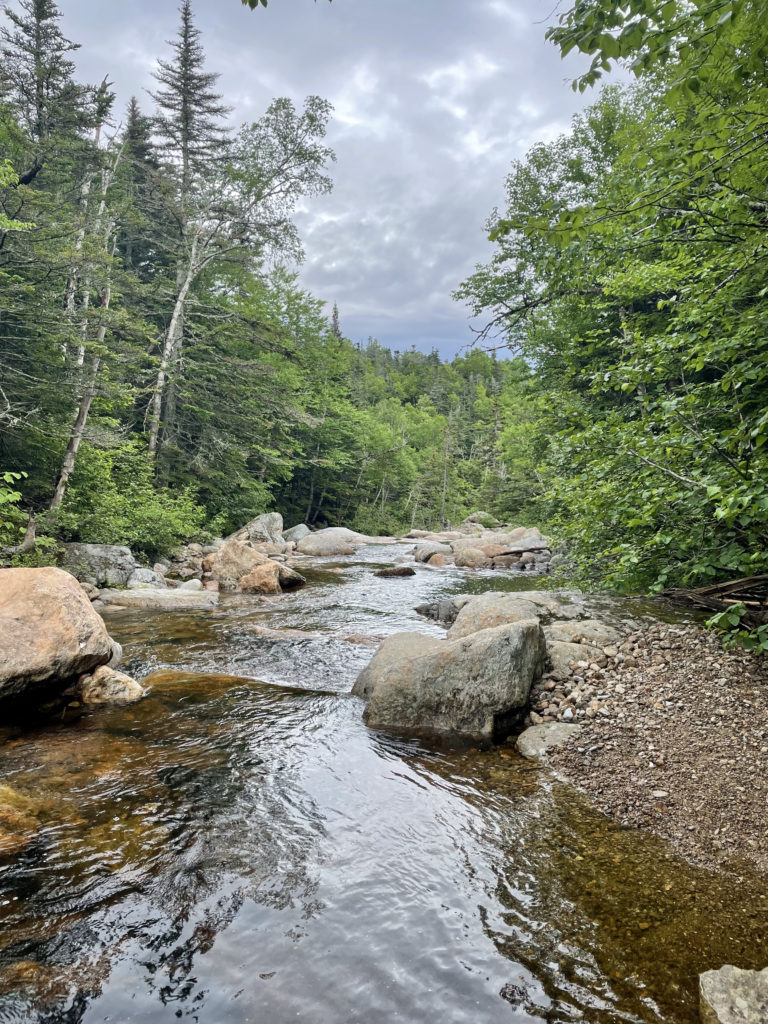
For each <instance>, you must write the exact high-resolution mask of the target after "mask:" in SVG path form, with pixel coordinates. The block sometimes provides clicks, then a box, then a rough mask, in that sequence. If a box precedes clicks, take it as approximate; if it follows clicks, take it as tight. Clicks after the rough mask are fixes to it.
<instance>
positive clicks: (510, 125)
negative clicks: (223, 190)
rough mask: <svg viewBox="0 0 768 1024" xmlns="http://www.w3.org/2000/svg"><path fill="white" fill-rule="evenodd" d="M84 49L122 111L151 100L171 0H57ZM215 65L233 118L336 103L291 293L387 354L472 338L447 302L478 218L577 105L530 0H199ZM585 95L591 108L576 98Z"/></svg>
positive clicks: (171, 29) (478, 247)
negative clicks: (273, 103)
mask: <svg viewBox="0 0 768 1024" xmlns="http://www.w3.org/2000/svg"><path fill="white" fill-rule="evenodd" d="M59 4H60V6H61V8H62V10H63V13H64V27H65V30H66V32H67V33H68V34H69V35H70V37H71V38H73V39H74V40H75V41H77V42H80V43H82V44H83V49H82V50H81V52H80V54H79V55H78V60H79V64H80V68H81V71H82V73H83V74H84V75H85V76H86V77H88V78H89V79H90V80H92V81H97V80H101V78H102V77H103V76H104V75H105V74H107V73H108V74H109V76H110V78H111V79H112V80H113V81H114V82H115V86H116V89H117V91H118V95H119V97H120V102H121V104H122V103H124V102H127V100H128V98H129V96H130V95H131V94H133V93H135V94H137V95H138V96H139V97H140V98H143V102H144V104H145V106H147V108H150V107H151V102H150V100H149V97H148V96H146V92H145V90H146V89H148V88H151V85H152V79H151V74H152V67H153V65H154V61H155V59H156V57H157V56H162V55H165V54H166V50H167V48H166V45H165V43H166V40H167V39H170V38H171V37H172V36H173V35H174V33H175V30H176V21H177V18H176V6H177V5H176V2H175V0H59ZM195 9H196V13H197V20H198V24H199V26H200V28H201V29H202V30H203V33H204V41H205V45H206V49H207V52H208V54H209V65H210V68H211V69H212V70H216V71H219V72H221V83H220V85H221V91H222V92H223V93H224V94H225V96H226V98H227V101H228V102H229V103H231V104H232V105H233V106H234V108H235V110H234V114H233V117H234V118H235V119H236V120H238V121H244V120H253V119H255V118H257V117H258V116H259V115H260V114H261V113H262V112H263V110H264V109H265V107H266V106H267V104H268V103H269V102H270V100H271V99H272V98H273V97H275V96H278V95H287V96H290V97H291V98H293V99H294V100H295V101H296V102H297V103H300V102H301V101H302V99H303V97H304V96H306V95H308V94H310V93H314V94H318V95H321V96H325V97H327V98H328V99H329V100H330V101H331V102H332V103H333V104H334V107H335V116H334V121H333V125H332V128H331V131H330V137H329V142H330V144H331V145H332V146H333V147H334V148H335V150H336V153H337V157H338V162H337V164H336V165H335V168H334V172H333V175H334V180H335V188H334V192H333V194H332V195H331V196H327V197H323V198H321V199H319V200H313V201H311V202H310V203H307V204H305V205H304V206H303V208H302V209H301V211H300V213H299V216H298V222H299V226H300V230H301V233H302V237H303V239H304V244H305V249H306V253H307V260H306V263H305V264H304V266H303V268H302V271H301V278H302V282H303V284H304V285H305V286H306V287H307V288H308V289H310V290H311V291H312V292H314V293H315V294H316V295H317V296H318V297H320V298H323V299H325V300H327V301H328V302H329V303H333V302H337V303H338V305H339V309H340V311H341V318H342V327H343V328H344V330H345V332H346V333H347V334H348V335H349V336H350V337H352V338H353V339H354V340H365V339H366V338H367V337H368V335H374V336H377V337H378V338H379V340H380V341H381V342H382V343H384V344H387V345H390V346H391V347H392V348H399V349H404V348H410V347H411V345H416V346H417V347H418V348H421V349H429V348H431V347H432V346H433V345H434V346H437V347H438V348H439V349H440V351H441V352H442V353H443V354H445V355H452V354H453V353H455V352H456V351H458V350H459V349H461V348H462V347H463V346H464V345H466V344H468V343H469V342H470V340H471V337H472V335H471V332H470V330H469V326H468V320H467V313H466V311H465V310H464V309H463V307H461V306H458V305H456V304H455V303H453V302H452V300H451V297H450V296H451V291H452V289H454V288H455V287H456V286H457V285H458V284H459V282H460V281H461V280H462V279H463V278H464V277H465V276H466V275H467V274H468V273H470V272H471V270H472V268H473V267H474V265H475V264H476V263H477V262H479V261H484V260H486V259H487V258H488V257H489V255H490V253H491V245H490V243H489V242H488V241H487V239H486V237H485V235H484V233H483V230H482V228H483V224H484V222H485V220H486V218H487V217H488V214H489V213H490V211H491V210H492V208H493V207H494V206H497V205H501V204H502V202H503V197H504V191H503V184H504V177H505V174H506V173H507V170H508V168H509V165H510V162H511V161H512V160H513V159H515V158H516V157H520V156H522V155H523V154H524V153H525V152H526V150H527V149H528V148H530V146H531V145H533V144H534V143H535V142H536V141H539V140H547V139H550V138H552V137H553V136H555V135H557V134H558V133H559V132H561V131H563V130H565V129H567V127H568V123H569V121H570V118H571V116H572V115H573V113H574V112H576V111H577V110H578V109H580V107H581V106H583V104H584V102H585V99H584V98H582V97H581V96H579V95H578V94H575V93H573V92H572V91H571V89H570V86H569V84H568V83H569V80H570V79H571V78H572V77H573V76H574V75H575V74H576V73H577V72H578V70H579V68H580V66H582V65H581V63H580V61H579V60H578V59H576V58H569V59H568V60H566V61H561V60H560V58H559V55H558V53H557V52H556V50H555V49H554V48H553V47H552V46H551V45H550V44H548V43H546V42H545V40H544V32H545V28H546V24H545V23H542V18H544V19H545V21H546V20H547V18H548V16H549V20H551V18H552V17H554V14H551V15H550V10H549V8H548V7H547V5H544V6H542V4H541V3H540V0H418V3H416V2H414V0H333V4H332V5H331V4H327V3H325V2H323V0H317V3H312V2H311V0H272V2H271V5H270V7H269V8H267V9H266V10H264V9H259V10H258V11H253V12H252V11H249V10H248V9H246V8H243V7H241V6H240V4H239V2H238V0H196V2H195ZM588 99H589V96H587V97H586V100H588Z"/></svg>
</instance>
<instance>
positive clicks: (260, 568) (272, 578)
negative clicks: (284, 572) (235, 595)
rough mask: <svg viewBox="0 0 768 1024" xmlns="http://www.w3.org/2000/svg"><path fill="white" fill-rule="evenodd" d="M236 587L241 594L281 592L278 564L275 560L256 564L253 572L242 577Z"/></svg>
mask: <svg viewBox="0 0 768 1024" xmlns="http://www.w3.org/2000/svg"><path fill="white" fill-rule="evenodd" d="M237 589H238V590H239V592H240V593H241V594H281V593H282V591H281V589H280V566H279V565H278V564H277V562H267V563H265V564H264V565H257V566H256V568H255V569H254V570H253V572H250V573H248V575H247V576H243V577H242V579H241V580H240V582H239V583H238V585H237Z"/></svg>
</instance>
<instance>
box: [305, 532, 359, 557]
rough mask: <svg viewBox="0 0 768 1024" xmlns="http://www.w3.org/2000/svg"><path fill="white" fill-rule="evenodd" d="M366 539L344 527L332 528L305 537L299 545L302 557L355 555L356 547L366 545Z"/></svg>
mask: <svg viewBox="0 0 768 1024" xmlns="http://www.w3.org/2000/svg"><path fill="white" fill-rule="evenodd" d="M365 542H366V538H364V537H362V536H361V535H360V534H359V533H354V531H352V530H347V529H345V528H344V527H343V526H332V527H330V528H329V529H327V530H318V531H317V533H310V534H309V536H307V537H303V538H302V539H301V540H300V541H299V544H298V549H297V550H298V552H299V554H301V555H316V556H323V555H326V556H328V555H354V553H355V547H357V546H359V545H360V544H364V543H365Z"/></svg>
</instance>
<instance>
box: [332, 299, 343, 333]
mask: <svg viewBox="0 0 768 1024" xmlns="http://www.w3.org/2000/svg"><path fill="white" fill-rule="evenodd" d="M331 334H332V335H333V336H334V338H338V339H339V340H341V338H342V337H343V335H342V333H341V324H340V323H339V307H338V306H337V305H336V303H335V302H334V304H333V313H332V314H331Z"/></svg>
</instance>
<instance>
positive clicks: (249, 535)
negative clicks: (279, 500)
mask: <svg viewBox="0 0 768 1024" xmlns="http://www.w3.org/2000/svg"><path fill="white" fill-rule="evenodd" d="M227 540H229V541H232V540H236V541H239V542H240V543H241V544H252V545H254V547H256V546H260V545H262V544H268V545H270V546H271V547H273V548H275V549H276V551H277V552H278V553H282V552H283V551H285V540H284V538H283V517H282V516H281V515H280V513H279V512H266V513H265V514H264V515H261V516H256V518H255V519H252V520H251V521H250V523H247V524H246V525H245V526H243V527H241V529H239V530H237V531H236V532H235V533H233V534H232V536H231V537H228V538H227Z"/></svg>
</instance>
